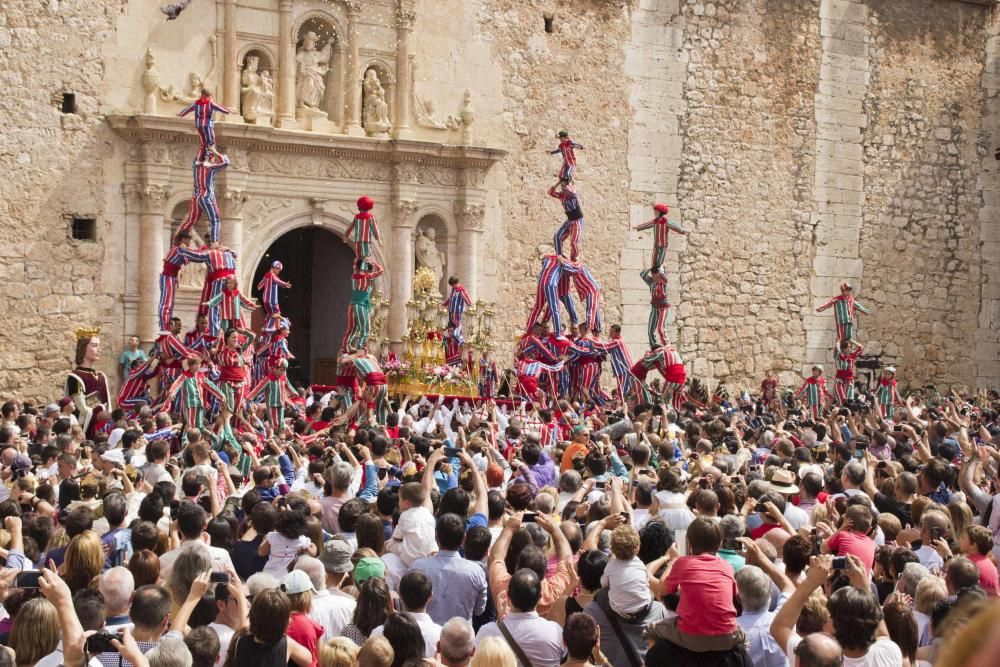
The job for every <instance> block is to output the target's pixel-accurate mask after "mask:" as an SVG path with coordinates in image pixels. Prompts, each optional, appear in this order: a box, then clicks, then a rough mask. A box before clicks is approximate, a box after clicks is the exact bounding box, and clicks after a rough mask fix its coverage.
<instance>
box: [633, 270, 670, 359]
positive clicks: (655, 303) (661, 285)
mask: <svg viewBox="0 0 1000 667" xmlns="http://www.w3.org/2000/svg"><path fill="white" fill-rule="evenodd" d="M639 275H641V276H642V280H643V282H645V283H646V285H648V286H649V306H650V308H649V325H648V327H647V329H646V333H647V335H648V336H649V346H650V347H656V346H658V345H668V344H669V341H668V340H667V330H666V327H667V315H668V313H669V312H670V301H669V300H668V299H667V274H665V273H664V272H663V271H662V270H661V269H660V267H658V266H654V267H653V268H651V269H645V270H644V271H643V272H642V273H640V274H639Z"/></svg>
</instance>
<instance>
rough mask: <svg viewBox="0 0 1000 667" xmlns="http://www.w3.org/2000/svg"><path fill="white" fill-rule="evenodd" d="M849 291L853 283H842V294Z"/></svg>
mask: <svg viewBox="0 0 1000 667" xmlns="http://www.w3.org/2000/svg"><path fill="white" fill-rule="evenodd" d="M849 289H852V287H851V283H847V282H844V283H840V291H841V292H846V291H847V290H849Z"/></svg>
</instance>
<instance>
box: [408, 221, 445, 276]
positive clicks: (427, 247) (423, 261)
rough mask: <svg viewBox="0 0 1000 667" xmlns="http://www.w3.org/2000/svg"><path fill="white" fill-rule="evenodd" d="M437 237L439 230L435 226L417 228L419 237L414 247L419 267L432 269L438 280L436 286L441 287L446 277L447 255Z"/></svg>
mask: <svg viewBox="0 0 1000 667" xmlns="http://www.w3.org/2000/svg"><path fill="white" fill-rule="evenodd" d="M436 237H437V231H436V230H435V229H434V228H433V227H427V228H426V229H420V228H417V238H416V239H415V240H414V242H413V248H414V250H415V252H416V260H417V262H416V263H417V268H418V269H421V268H427V269H430V271H431V273H433V274H434V277H435V279H436V280H437V282H436V283H435V287H440V285H441V280H442V278H444V265H445V256H444V253H443V252H441V250H440V249H439V248H438V246H437V242H436V241H435V238H436Z"/></svg>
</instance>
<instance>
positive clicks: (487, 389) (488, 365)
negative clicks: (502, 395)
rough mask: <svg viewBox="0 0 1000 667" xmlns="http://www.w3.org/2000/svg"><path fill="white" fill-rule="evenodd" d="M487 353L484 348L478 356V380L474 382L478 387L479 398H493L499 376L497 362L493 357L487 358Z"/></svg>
mask: <svg viewBox="0 0 1000 667" xmlns="http://www.w3.org/2000/svg"><path fill="white" fill-rule="evenodd" d="M488 354H489V353H488V352H487V351H486V350H483V351H482V356H480V357H479V380H478V382H477V383H476V384H477V388H478V389H479V398H494V397H495V396H496V387H497V380H498V379H499V378H500V373H499V371H498V370H497V362H496V360H495V359H490V358H488V356H487V355H488Z"/></svg>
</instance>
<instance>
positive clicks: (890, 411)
mask: <svg viewBox="0 0 1000 667" xmlns="http://www.w3.org/2000/svg"><path fill="white" fill-rule="evenodd" d="M902 404H903V399H901V398H900V397H899V391H898V390H897V389H896V378H886V377H884V376H883V377H882V378H880V379H879V381H878V384H877V385H875V405H876V406H877V407H878V413H879V415H881V417H882V419H892V418H893V415H895V413H896V406H897V405H902Z"/></svg>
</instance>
